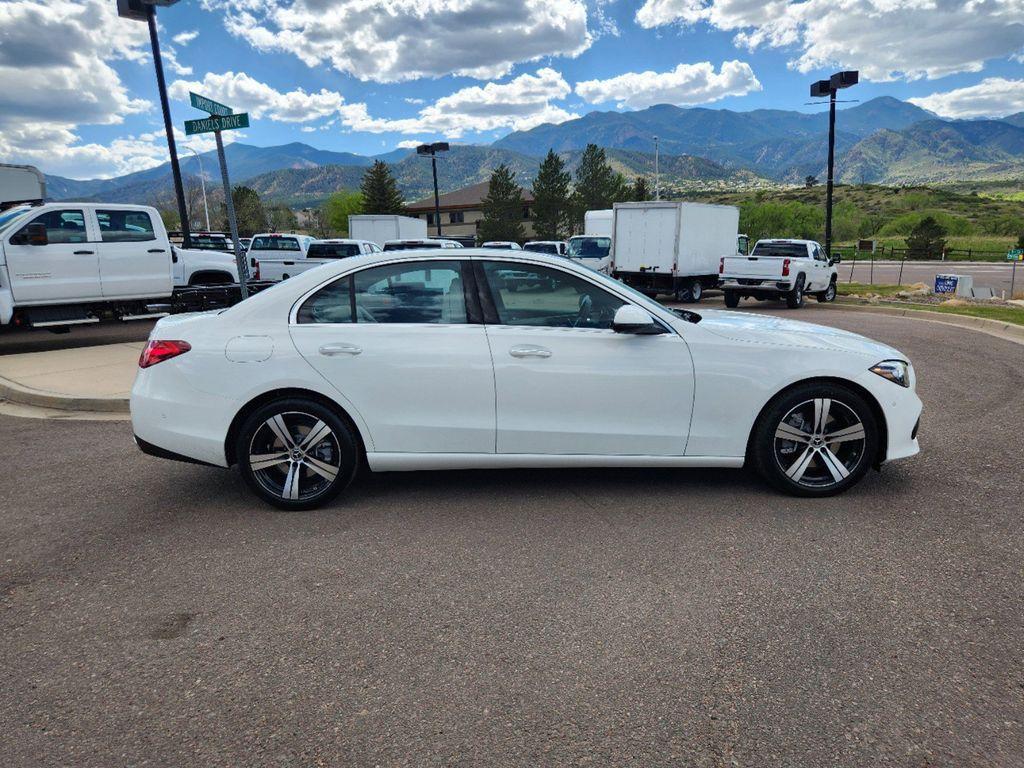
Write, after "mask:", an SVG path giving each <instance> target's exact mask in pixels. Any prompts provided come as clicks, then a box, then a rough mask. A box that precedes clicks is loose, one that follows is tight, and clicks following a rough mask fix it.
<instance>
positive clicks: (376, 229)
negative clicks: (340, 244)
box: [348, 213, 427, 247]
mask: <svg viewBox="0 0 1024 768" xmlns="http://www.w3.org/2000/svg"><path fill="white" fill-rule="evenodd" d="M348 236H349V237H350V238H352V239H353V240H369V241H370V242H371V243H376V244H377V245H379V246H382V247H383V245H384V243H386V242H387V241H388V240H413V239H424V238H426V237H427V220H426V219H417V218H415V217H414V216H399V215H398V214H390V213H389V214H360V215H357V216H349V217H348Z"/></svg>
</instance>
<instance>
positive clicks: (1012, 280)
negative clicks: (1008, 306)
mask: <svg viewBox="0 0 1024 768" xmlns="http://www.w3.org/2000/svg"><path fill="white" fill-rule="evenodd" d="M1016 280H1017V259H1014V260H1013V271H1012V272H1010V301H1013V284H1014V283H1015V282H1016Z"/></svg>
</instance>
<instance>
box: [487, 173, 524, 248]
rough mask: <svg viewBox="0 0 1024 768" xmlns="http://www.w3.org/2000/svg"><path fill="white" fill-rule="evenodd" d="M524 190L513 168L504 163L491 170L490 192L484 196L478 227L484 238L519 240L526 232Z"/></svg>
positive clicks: (518, 241) (488, 188)
mask: <svg viewBox="0 0 1024 768" xmlns="http://www.w3.org/2000/svg"><path fill="white" fill-rule="evenodd" d="M524 205H525V204H524V203H523V190H522V188H521V187H520V186H519V185H518V184H516V179H515V176H514V175H513V174H512V170H511V169H510V168H509V167H508V166H507V165H505V164H504V163H502V164H501V165H499V166H498V167H497V168H495V169H494V172H493V173H492V174H491V181H490V184H489V185H488V187H487V196H486V197H485V198H484V199H483V206H482V208H483V212H484V216H483V218H482V219H481V220H480V224H479V225H478V227H477V236H478V237H479V238H480V240H481V241H483V242H486V241H488V240H512V241H514V242H517V243H520V242H522V241H523V240H524V239H525V236H526V235H525V233H524V232H523V206H524Z"/></svg>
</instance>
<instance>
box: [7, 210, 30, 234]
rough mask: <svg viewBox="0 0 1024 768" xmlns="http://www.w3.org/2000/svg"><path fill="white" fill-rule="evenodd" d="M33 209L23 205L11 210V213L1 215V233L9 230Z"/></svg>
mask: <svg viewBox="0 0 1024 768" xmlns="http://www.w3.org/2000/svg"><path fill="white" fill-rule="evenodd" d="M31 210H32V207H31V206H28V205H21V206H18V207H17V208H11V210H9V211H4V212H3V213H0V232H2V231H3V230H4V229H6V228H7V226H8V225H9V224H10V223H11V222H12V221H14V220H15V219H16V218H18V217H19V216H21V215H22V214H24V213H26V212H28V211H31Z"/></svg>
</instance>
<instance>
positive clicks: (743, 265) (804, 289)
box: [719, 240, 840, 309]
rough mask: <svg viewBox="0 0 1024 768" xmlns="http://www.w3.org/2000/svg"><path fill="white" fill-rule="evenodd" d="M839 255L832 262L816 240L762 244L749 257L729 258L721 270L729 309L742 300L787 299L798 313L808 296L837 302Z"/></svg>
mask: <svg viewBox="0 0 1024 768" xmlns="http://www.w3.org/2000/svg"><path fill="white" fill-rule="evenodd" d="M839 260H840V259H839V255H838V254H837V255H835V256H833V257H832V258H831V259H829V258H828V257H827V256H826V255H825V250H824V249H823V248H822V247H821V246H820V245H819V244H818V243H816V242H814V241H813V240H758V241H757V242H756V243H755V244H754V250H752V251H751V252H750V255H749V256H726V257H724V258H722V259H721V262H720V266H719V284H720V285H721V287H722V290H723V292H724V293H725V305H726V306H727V307H736V306H739V303H740V299H742V298H745V297H747V296H752V297H754V298H757V299H762V300H763V299H785V300H786V306H788V307H790V308H791V309H797V308H799V307H802V306H803V304H804V296H806V295H807V294H812V295H813V296H814V297H815V298H816V299H817V300H818V301H835V300H836V282H837V281H838V278H839V275H838V272H837V270H836V266H835V265H836V263H837V262H838V261H839Z"/></svg>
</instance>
